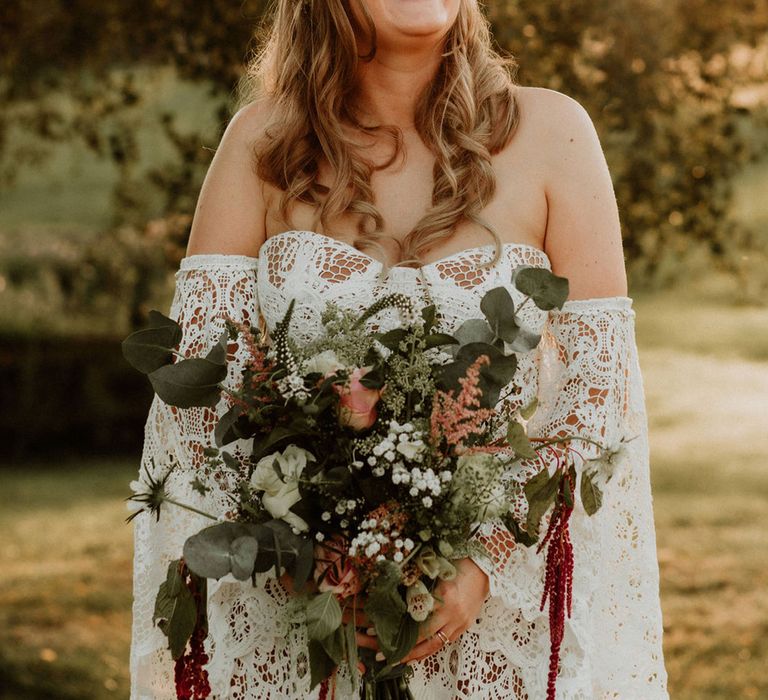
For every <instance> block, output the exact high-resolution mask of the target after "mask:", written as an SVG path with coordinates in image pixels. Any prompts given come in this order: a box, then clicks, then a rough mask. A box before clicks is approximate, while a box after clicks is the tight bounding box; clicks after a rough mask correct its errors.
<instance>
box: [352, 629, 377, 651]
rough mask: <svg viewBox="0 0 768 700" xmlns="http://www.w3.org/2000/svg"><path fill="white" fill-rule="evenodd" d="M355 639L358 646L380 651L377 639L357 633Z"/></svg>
mask: <svg viewBox="0 0 768 700" xmlns="http://www.w3.org/2000/svg"><path fill="white" fill-rule="evenodd" d="M355 639H356V640H357V646H359V647H365V648H366V649H374V650H377V651H378V648H379V640H378V639H376V637H371V636H370V635H367V634H363V633H362V632H355Z"/></svg>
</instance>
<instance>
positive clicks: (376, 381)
mask: <svg viewBox="0 0 768 700" xmlns="http://www.w3.org/2000/svg"><path fill="white" fill-rule="evenodd" d="M385 379H386V378H385V376H384V371H383V369H382V367H381V366H379V365H375V366H374V367H373V368H372V369H371V370H369V371H368V372H366V373H365V374H364V375H363V376H362V377H361V378H360V384H362V385H363V386H364V387H365V388H366V389H381V387H383V386H384V381H385Z"/></svg>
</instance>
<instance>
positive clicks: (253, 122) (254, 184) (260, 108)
mask: <svg viewBox="0 0 768 700" xmlns="http://www.w3.org/2000/svg"><path fill="white" fill-rule="evenodd" d="M271 109H272V107H271V104H270V103H269V102H268V101H266V100H260V101H255V102H251V103H250V104H247V105H245V106H244V107H241V108H240V109H239V110H238V111H237V112H236V113H235V114H234V115H233V117H232V118H231V119H230V121H229V123H228V124H227V127H226V129H225V130H224V134H223V136H222V138H221V141H220V143H219V145H218V147H217V148H216V153H215V154H214V157H213V160H212V161H211V165H210V166H209V168H208V172H207V173H206V176H205V180H204V181H203V185H202V187H201V189H200V195H199V197H198V200H197V206H196V208H195V215H194V218H193V220H192V230H191V233H190V237H189V244H188V245H187V255H195V254H203V253H208V254H210V253H221V254H230V255H250V256H256V255H257V254H258V250H259V248H260V247H261V244H262V243H263V242H264V240H265V238H266V231H265V224H264V218H265V205H264V189H263V185H262V183H261V181H260V180H259V178H258V177H257V175H256V170H255V167H254V156H253V144H254V141H255V140H256V139H257V138H258V137H259V136H260V135H261V134H262V133H263V130H264V127H265V125H266V123H267V120H268V117H269V114H270V111H271Z"/></svg>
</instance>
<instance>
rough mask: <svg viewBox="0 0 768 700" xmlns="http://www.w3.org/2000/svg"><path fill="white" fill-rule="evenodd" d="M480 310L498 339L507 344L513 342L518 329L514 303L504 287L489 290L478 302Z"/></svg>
mask: <svg viewBox="0 0 768 700" xmlns="http://www.w3.org/2000/svg"><path fill="white" fill-rule="evenodd" d="M480 310H481V311H482V312H483V314H484V315H485V317H486V319H488V325H489V326H490V327H491V330H492V331H493V332H494V333H495V334H496V335H497V336H498V337H499V338H501V339H502V340H504V341H505V342H507V343H512V342H514V340H515V338H516V337H517V334H518V333H519V332H520V327H519V325H518V323H517V319H516V318H515V302H514V301H513V300H512V296H511V295H510V293H509V290H508V289H506V287H493V289H489V290H488V291H487V292H486V293H485V296H483V298H482V299H481V300H480Z"/></svg>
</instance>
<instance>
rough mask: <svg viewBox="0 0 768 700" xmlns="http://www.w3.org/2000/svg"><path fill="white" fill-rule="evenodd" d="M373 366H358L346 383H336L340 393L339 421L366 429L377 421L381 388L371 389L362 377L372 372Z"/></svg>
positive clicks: (355, 428)
mask: <svg viewBox="0 0 768 700" xmlns="http://www.w3.org/2000/svg"><path fill="white" fill-rule="evenodd" d="M371 369H372V368H371V367H363V368H360V367H356V368H355V369H354V370H353V371H352V373H351V374H350V376H349V380H348V381H347V383H346V384H344V385H339V384H334V387H333V388H334V389H335V390H336V391H337V392H338V394H339V397H340V398H339V422H340V423H341V424H342V425H347V426H349V427H350V428H352V429H353V430H365V429H366V428H370V427H371V426H372V425H373V424H374V423H375V422H376V415H377V411H376V404H377V403H378V401H379V399H380V398H381V391H382V390H381V389H369V388H368V387H366V386H363V385H362V384H361V382H360V379H361V378H362V377H364V376H365V375H366V374H368V372H370V370H371Z"/></svg>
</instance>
